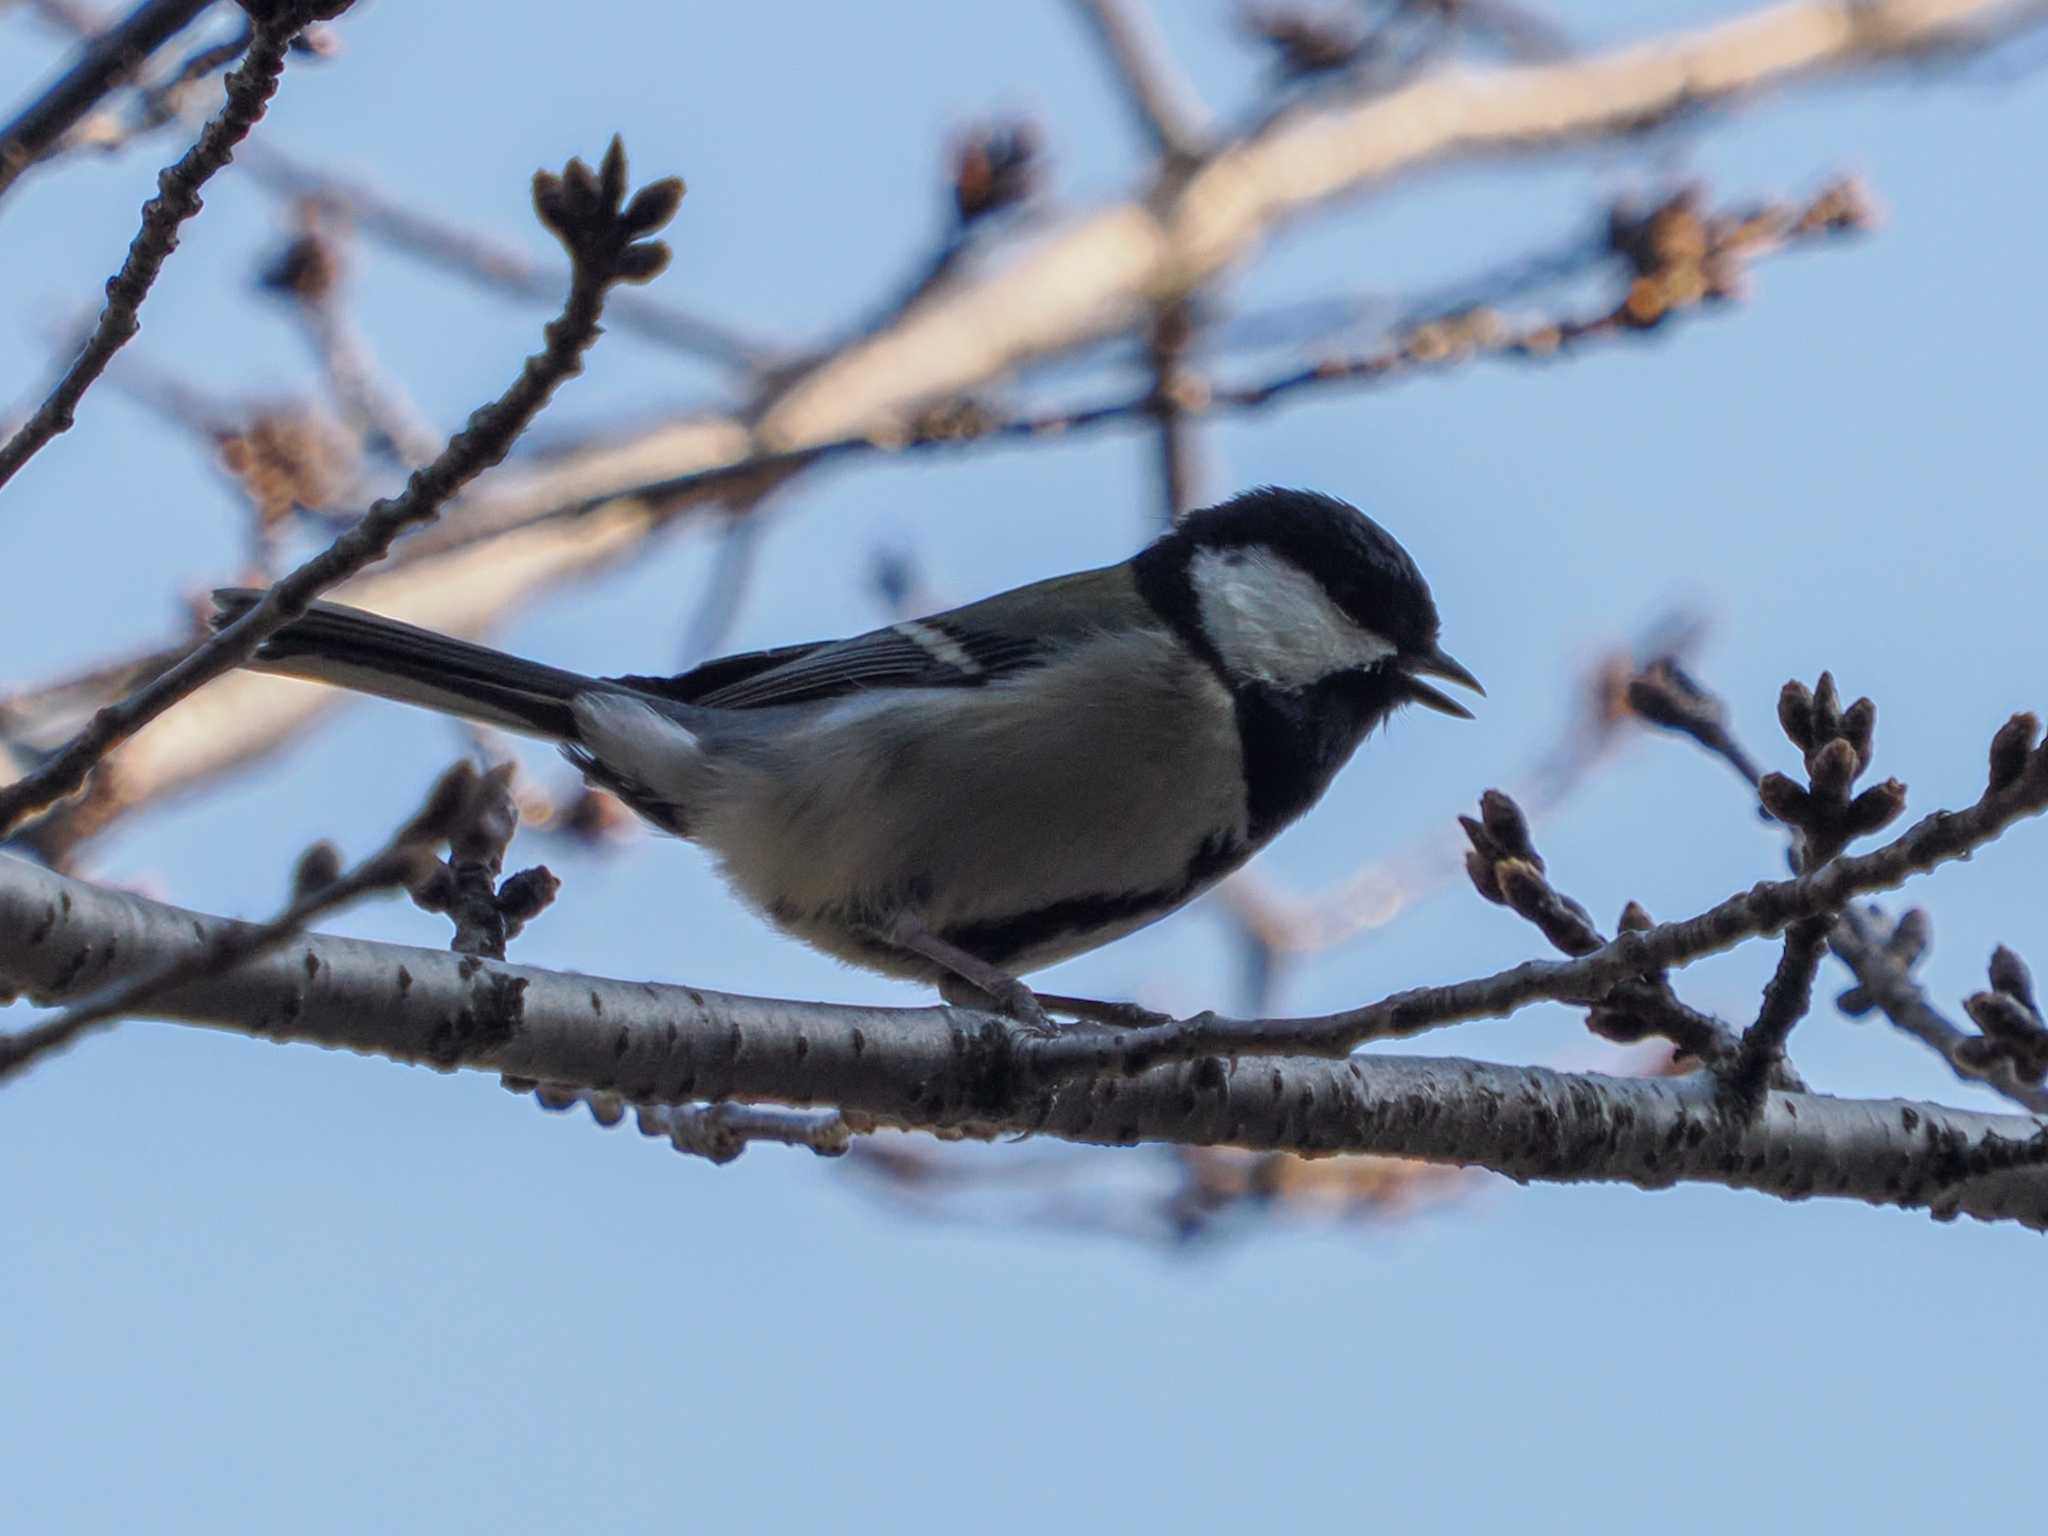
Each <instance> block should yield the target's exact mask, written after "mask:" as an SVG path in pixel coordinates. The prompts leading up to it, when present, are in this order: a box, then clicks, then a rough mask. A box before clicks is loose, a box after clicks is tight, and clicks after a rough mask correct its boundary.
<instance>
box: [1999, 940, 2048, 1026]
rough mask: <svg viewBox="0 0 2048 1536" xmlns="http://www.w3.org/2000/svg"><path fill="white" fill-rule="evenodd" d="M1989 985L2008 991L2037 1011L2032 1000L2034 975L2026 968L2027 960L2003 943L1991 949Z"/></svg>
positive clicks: (2001, 990)
mask: <svg viewBox="0 0 2048 1536" xmlns="http://www.w3.org/2000/svg"><path fill="white" fill-rule="evenodd" d="M1991 985H1992V987H1993V988H1994V989H1995V990H1997V991H2000V992H2005V993H2009V994H2011V995H2012V996H2014V997H2016V998H2018V999H2019V1000H2020V1001H2021V1002H2023V1003H2025V1004H2026V1005H2027V1006H2028V1007H2029V1008H2032V1009H2034V1011H2035V1012H2037V1013H2038V1012H2039V1011H2040V1010H2039V1008H2038V1007H2037V1006H2036V1005H2035V1002H2034V975H2033V972H2031V971H2029V970H2028V969H2027V962H2026V961H2024V960H2022V959H2021V958H2020V957H2019V956H2018V955H2016V954H2014V953H2013V952H2012V951H2011V950H2010V949H2007V948H2006V947H2005V946H2004V945H2003V944H2001V945H1999V946H1998V948H1996V949H1994V950H1992V951H1991Z"/></svg>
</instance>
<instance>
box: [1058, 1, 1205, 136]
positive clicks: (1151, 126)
mask: <svg viewBox="0 0 2048 1536" xmlns="http://www.w3.org/2000/svg"><path fill="white" fill-rule="evenodd" d="M1074 9H1075V10H1076V11H1078V12H1079V13H1080V15H1081V19H1082V20H1083V21H1084V22H1085V23H1087V25H1088V28H1089V30H1090V31H1091V32H1093V33H1094V35H1095V39H1096V41H1097V42H1098V43H1100V44H1101V45H1102V51H1103V53H1104V55H1105V56H1106V57H1107V58H1108V60H1109V64H1110V68H1111V69H1113V70H1114V71H1115V72H1116V77H1117V80H1118V82H1119V83H1120V84H1121V85H1122V86H1123V94H1124V100H1125V102H1126V103H1127V104H1128V105H1129V107H1130V109H1131V115H1132V117H1133V118H1135V119H1136V120H1137V123H1138V127H1139V129H1140V131H1142V132H1143V133H1144V135H1145V137H1146V138H1147V140H1148V141H1150V143H1151V146H1152V148H1153V149H1154V150H1155V151H1157V152H1158V154H1159V156H1160V158H1161V159H1163V160H1164V161H1165V162H1166V164H1167V165H1168V167H1169V168H1171V167H1174V166H1179V165H1185V164H1189V163H1191V162H1193V161H1194V160H1196V159H1198V158H1199V157H1200V155H1201V152H1202V145H1203V144H1204V142H1205V141H1206V140H1207V138H1208V134H1209V130H1208V116H1209V115H1208V112H1207V111H1206V110H1205V109H1204V108H1203V106H1202V104H1201V101H1200V100H1199V98H1197V97H1196V95H1195V90H1194V87H1193V86H1192V85H1190V84H1189V83H1188V80H1187V77H1186V76H1185V75H1183V74H1182V73H1181V71H1180V67H1179V66H1178V65H1177V64H1176V63H1175V62H1174V59H1173V55H1172V53H1171V52H1169V51H1168V49H1167V47H1166V40H1165V39H1164V38H1163V37H1161V36H1160V33H1159V24H1158V22H1157V21H1156V20H1155V19H1154V17H1153V15H1152V13H1151V11H1150V9H1149V8H1148V7H1147V6H1146V5H1145V4H1144V3H1143V0H1074Z"/></svg>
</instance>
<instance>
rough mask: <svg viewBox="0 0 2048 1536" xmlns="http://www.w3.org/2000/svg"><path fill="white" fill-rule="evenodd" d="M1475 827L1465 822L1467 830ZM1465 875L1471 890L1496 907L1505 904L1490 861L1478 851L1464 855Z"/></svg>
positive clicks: (1471, 823)
mask: <svg viewBox="0 0 2048 1536" xmlns="http://www.w3.org/2000/svg"><path fill="white" fill-rule="evenodd" d="M1459 820H1461V821H1467V818H1465V817H1460V818H1459ZM1477 825H1478V823H1477V822H1470V821H1467V830H1470V828H1471V827H1475V826H1477ZM1465 873H1466V874H1468V875H1470V876H1471V877H1472V885H1473V888H1474V889H1475V890H1477V891H1478V892H1479V894H1480V895H1481V896H1484V897H1485V898H1486V899H1487V900H1488V901H1490V902H1492V903H1494V904H1495V905H1496V906H1501V905H1505V904H1506V902H1507V897H1505V896H1503V895H1502V894H1501V889H1500V881H1498V880H1496V879H1495V878H1494V871H1493V860H1492V859H1490V858H1488V857H1487V856H1486V855H1485V854H1483V853H1481V852H1480V851H1479V850H1478V849H1476V848H1475V849H1473V850H1472V851H1471V852H1470V853H1467V854H1466V855H1465Z"/></svg>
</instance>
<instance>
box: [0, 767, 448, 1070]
mask: <svg viewBox="0 0 2048 1536" xmlns="http://www.w3.org/2000/svg"><path fill="white" fill-rule="evenodd" d="M474 777H475V773H474V770H472V769H470V768H469V765H468V764H466V763H465V764H463V765H461V767H460V768H459V769H455V770H451V771H450V772H449V773H447V774H444V775H442V777H441V779H440V781H439V782H438V783H437V784H436V785H435V786H434V788H433V790H432V791H431V792H429V794H428V795H427V798H426V800H425V802H424V803H423V804H422V805H421V807H420V809H419V810H418V811H417V812H416V813H415V814H414V815H413V816H412V817H410V818H409V819H408V820H407V821H406V823H405V825H404V826H402V827H400V828H399V829H398V831H397V832H396V833H395V834H393V836H392V838H391V840H390V841H389V842H387V843H386V844H385V845H384V846H383V847H382V848H380V849H378V850H377V852H375V853H373V854H371V855H370V856H369V857H368V858H367V859H365V860H363V861H362V863H360V864H358V865H357V866H356V867H355V868H354V869H352V870H349V871H347V872H346V873H340V872H338V863H337V862H330V863H329V864H328V870H329V874H328V877H327V878H325V879H320V880H317V881H306V880H303V879H302V880H301V881H299V882H298V883H299V884H300V885H302V886H309V887H310V888H306V889H301V890H299V891H297V892H296V893H295V894H294V896H293V898H292V900H291V903H290V904H289V905H288V906H286V907H285V909H284V910H283V911H282V912H280V913H278V915H277V916H276V917H273V918H272V919H270V921H268V922H266V923H257V924H249V923H226V922H224V923H221V924H220V925H219V926H217V927H216V928H215V929H214V930H213V931H212V933H211V934H209V935H208V937H207V939H206V942H205V943H203V944H197V945H194V946H191V947H189V948H186V949H184V950H183V951H182V952H179V953H175V954H171V955H169V956H166V957H165V958H164V959H163V960H162V961H161V962H160V963H158V964H157V965H155V966H153V967H151V968H148V969H139V970H133V971H131V972H129V973H128V974H127V975H126V976H125V977H123V978H122V979H121V980H119V981H116V982H114V983H112V984H111V985H108V986H105V987H102V988H101V989H100V990H99V991H97V992H95V993H93V994H91V995H90V996H88V997H86V998H85V999H84V1000H83V1001H81V1002H79V1003H77V1004H75V1005H74V1006H72V1007H71V1008H69V1009H67V1010H66V1011H65V1012H64V1013H63V1014H61V1015H59V1016H58V1017H57V1018H54V1019H50V1020H47V1021H46V1022H44V1023H42V1024H38V1025H36V1026H35V1027H34V1028H33V1029H25V1030H22V1031H21V1032H20V1033H19V1034H13V1035H7V1034H0V1083H5V1082H6V1081H7V1080H8V1079H9V1078H12V1077H15V1076H18V1075H19V1074H20V1073H22V1072H23V1071H26V1070H27V1069H28V1068H29V1067H30V1066H32V1065H34V1063H35V1062H37V1061H39V1060H40V1059H42V1058H43V1057H45V1056H51V1055H54V1054H56V1053H57V1052H58V1051H61V1050H64V1049H66V1048H67V1047H69V1046H70V1045H71V1044H72V1043H73V1042H74V1041H76V1040H77V1039H78V1037H79V1036H80V1035H82V1034H84V1033H86V1032H87V1031H88V1030H91V1029H97V1028H101V1027H103V1026H105V1025H108V1024H112V1023H115V1022H117V1021H119V1020H120V1019H123V1018H127V1017H130V1016H132V1015H134V1014H136V1013H138V1012H143V1011H146V1010H147V1009H148V1007H149V1005H150V1004H151V1003H152V1002H154V1001H155V1000H156V999H157V998H159V997H161V996H163V995H164V994H165V993H167V992H171V991H175V990H176V989H177V988H179V987H181V986H185V985H188V984H189V983H192V982H196V981H201V980H204V979H206V978H208V977H219V976H224V975H226V974H227V973H228V972H230V971H232V970H233V969H234V968H235V967H236V966H238V965H242V964H244V963H245V962H247V961H250V960H253V959H255V958H257V957H258V956H260V955H266V954H269V953H270V952H271V951H272V950H274V949H276V948H278V947H279V946H280V945H282V944H287V943H289V942H290V941H291V940H292V939H294V938H296V937H297V936H298V935H299V934H301V933H303V932H304V931H305V929H306V926H307V925H308V924H309V923H312V922H313V921H315V920H316V919H318V918H321V917H325V916H326V915H327V914H328V913H330V912H333V911H336V910H338V909H339V908H341V907H345V906H347V905H348V904H349V903H351V902H354V901H357V900H360V899H361V898H362V897H364V896H368V895H371V894H373V893H375V892H378V891H386V890H392V889H395V888H399V887H403V886H407V885H410V884H412V883H413V882H414V881H415V880H417V879H419V878H420V877H421V876H422V875H423V874H424V872H425V870H426V869H427V868H429V867H430V865H429V864H428V862H427V861H428V860H429V858H430V857H431V850H432V846H433V844H434V843H436V842H438V841H439V840H440V839H441V838H443V837H445V836H446V835H447V834H448V832H449V831H450V824H449V823H450V820H451V817H452V815H453V813H454V812H455V811H456V810H457V809H458V808H459V801H460V800H461V799H462V798H464V794H463V793H462V791H463V790H464V789H465V787H466V785H467V783H468V781H469V780H472V779H474ZM319 851H324V853H325V856H326V858H327V860H329V861H333V860H334V857H335V856H334V851H333V849H332V847H331V846H330V845H327V844H318V845H316V847H315V849H314V850H309V852H308V854H307V856H306V857H305V858H302V859H301V860H300V871H301V874H302V875H303V874H304V873H305V871H306V870H307V869H308V868H309V867H310V866H311V865H312V864H313V860H314V853H315V852H319Z"/></svg>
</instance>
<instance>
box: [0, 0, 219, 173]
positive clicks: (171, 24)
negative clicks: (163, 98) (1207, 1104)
mask: <svg viewBox="0 0 2048 1536" xmlns="http://www.w3.org/2000/svg"><path fill="white" fill-rule="evenodd" d="M212 4H213V0H144V3H143V4H141V5H138V6H137V7H136V8H135V9H134V10H133V11H131V12H129V13H128V15H127V16H126V17H125V18H123V19H122V20H120V21H118V22H116V23H115V24H114V25H113V26H111V27H109V28H107V30H106V31H104V32H102V33H100V34H99V36H97V37H95V38H93V39H92V40H91V41H90V42H88V43H87V44H86V45H85V46H84V47H83V48H82V49H80V50H79V54H78V61H77V62H76V63H75V64H73V65H72V66H71V68H69V69H68V70H66V71H65V72H64V73H63V74H62V75H61V76H59V77H58V78H57V80H56V81H55V82H54V83H52V85H51V86H50V88H49V89H48V90H46V91H45V92H43V94H42V95H41V96H39V97H37V98H36V99H35V100H34V101H32V102H30V103H29V104H28V105H27V106H26V107H24V108H23V109H22V110H21V111H20V112H19V113H18V114H16V116H15V118H14V120H13V121H12V122H10V123H8V124H6V125H5V126H4V127H0V195H5V193H6V191H7V189H8V188H9V187H11V186H12V185H14V183H15V182H16V181H17V180H18V179H20V176H21V174H22V172H24V171H26V170H27V169H28V168H29V167H30V166H32V165H34V164H35V163H36V162H37V161H39V160H41V159H42V158H43V157H44V156H46V155H48V154H49V153H50V152H51V151H52V150H53V149H55V148H56V147H57V145H58V144H59V143H60V142H61V141H62V140H63V138H64V135H65V134H67V133H68V132H70V131H71V129H72V128H73V127H74V126H76V125H77V123H78V122H79V121H80V120H81V119H82V118H83V117H84V116H85V115H86V114H87V113H88V112H90V111H91V110H92V109H93V108H94V106H96V105H97V104H98V103H99V102H101V101H103V100H104V99H105V98H106V97H107V96H108V95H109V94H111V93H112V92H114V91H117V90H119V89H120V88H121V87H122V86H123V85H126V84H127V83H128V82H129V81H130V80H132V79H134V78H135V76H136V74H137V73H138V72H139V71H140V70H141V68H142V66H143V65H145V64H147V63H148V62H149V56H150V55H151V54H153V53H155V52H156V51H157V49H159V48H161V47H163V45H164V44H165V43H167V42H169V41H170V40H171V39H172V38H174V37H176V36H177V35H178V34H179V33H180V32H182V31H184V30H185V28H187V27H189V26H191V25H192V23H193V22H195V21H197V20H198V19H199V17H200V16H201V14H203V13H204V12H205V11H206V10H207V9H209V8H210V7H211V6H212Z"/></svg>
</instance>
